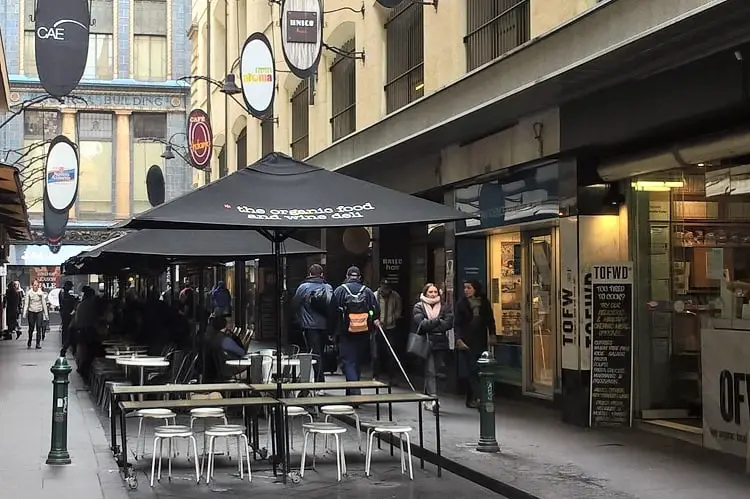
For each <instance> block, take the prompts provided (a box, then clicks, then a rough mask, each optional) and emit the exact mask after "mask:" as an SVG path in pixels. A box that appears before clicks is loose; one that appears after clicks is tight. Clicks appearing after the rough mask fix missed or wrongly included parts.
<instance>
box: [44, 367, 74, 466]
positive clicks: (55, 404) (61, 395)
mask: <svg viewBox="0 0 750 499" xmlns="http://www.w3.org/2000/svg"><path fill="white" fill-rule="evenodd" d="M72 370H73V369H72V368H71V367H70V364H68V361H67V360H66V359H65V357H60V358H58V359H57V360H56V361H55V363H54V365H53V366H52V368H51V369H50V372H51V373H52V375H53V378H52V444H51V446H50V451H49V454H48V455H47V464H52V465H61V464H70V462H71V461H70V454H69V453H68V385H69V384H70V379H69V376H70V372H71V371H72Z"/></svg>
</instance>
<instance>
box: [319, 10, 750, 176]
mask: <svg viewBox="0 0 750 499" xmlns="http://www.w3.org/2000/svg"><path fill="white" fill-rule="evenodd" d="M657 4H658V7H657ZM748 18H750V2H748V1H747V0H659V2H653V0H617V1H614V0H613V1H608V2H602V3H601V4H600V5H598V6H596V7H595V8H593V9H591V10H590V11H588V12H586V13H584V14H582V15H581V16H579V17H578V18H576V19H574V20H572V21H570V22H569V23H567V24H565V25H563V26H561V27H560V28H558V29H557V30H554V31H552V32H550V33H548V34H546V35H543V36H541V37H539V38H536V39H534V40H531V41H530V42H529V43H527V44H526V45H524V46H522V47H519V48H518V49H517V50H515V51H513V52H511V53H509V54H508V55H506V56H505V57H503V58H501V59H498V60H496V61H494V62H492V63H489V64H488V65H486V66H483V67H481V68H479V69H477V70H475V71H474V72H472V73H469V74H467V75H466V76H465V77H464V78H462V79H461V80H459V81H457V82H456V83H454V84H452V85H449V86H447V87H445V88H443V89H441V90H439V91H437V92H435V93H434V94H431V95H429V96H427V97H424V98H423V99H420V100H419V101H416V102H414V103H413V104H411V105H409V106H407V107H405V108H403V109H401V110H399V111H397V112H394V113H393V114H391V115H389V116H388V117H386V118H385V119H383V120H381V121H380V122H378V123H376V124H374V125H372V126H370V127H368V128H365V129H362V130H359V131H357V132H355V133H354V134H352V135H350V136H348V137H346V138H345V139H343V140H340V141H338V142H336V143H334V144H333V145H332V146H330V147H328V148H327V149H325V150H323V151H321V152H319V153H318V154H315V155H313V156H311V157H310V158H308V161H309V162H310V163H312V164H315V165H318V166H321V167H325V168H328V169H332V170H336V169H340V168H347V167H355V169H359V168H363V169H364V168H370V167H375V166H378V165H384V164H388V163H395V164H399V163H403V161H404V160H405V159H407V160H408V159H411V158H414V157H418V156H422V155H424V154H425V153H426V152H438V151H439V150H440V149H441V148H444V147H446V146H448V145H450V144H454V143H459V144H461V143H467V142H471V141H473V140H477V139H479V138H481V137H485V136H487V135H489V134H492V133H495V132H497V131H499V130H501V129H503V128H506V127H508V126H511V125H513V124H514V123H515V122H516V121H517V120H518V119H519V118H520V117H522V116H525V115H528V114H530V113H534V112H537V111H541V110H543V109H547V108H550V107H556V106H559V105H560V104H563V103H565V102H568V101H570V100H572V99H576V98H580V97H583V96H585V95H587V94H589V93H591V92H594V91H596V90H600V89H602V88H607V87H610V86H612V85H615V84H617V83H621V82H623V81H627V80H629V79H638V78H645V77H647V76H649V75H652V74H655V73H658V72H661V71H666V70H668V69H671V68H673V67H676V66H678V65H681V64H685V63H688V62H690V61H693V60H697V59H699V58H702V57H705V56H708V55H710V54H713V53H716V52H719V51H721V50H725V49H728V48H731V47H734V46H737V45H740V44H742V43H745V42H747V41H748V40H750V23H748V22H747V19H748Z"/></svg>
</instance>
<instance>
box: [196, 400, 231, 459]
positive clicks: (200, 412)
mask: <svg viewBox="0 0 750 499" xmlns="http://www.w3.org/2000/svg"><path fill="white" fill-rule="evenodd" d="M198 419H202V420H203V457H204V458H205V457H206V451H207V450H208V439H207V437H206V430H207V429H208V423H207V421H208V420H209V419H220V420H221V421H222V422H223V423H224V424H229V421H227V416H226V414H225V413H224V409H222V408H221V407H196V408H195V409H191V410H190V429H191V430H193V429H194V428H193V425H194V424H195V421H196V420H198ZM227 455H229V444H227ZM187 458H188V460H190V449H189V448H188V454H187ZM195 458H196V459H198V456H197V455H196V456H195Z"/></svg>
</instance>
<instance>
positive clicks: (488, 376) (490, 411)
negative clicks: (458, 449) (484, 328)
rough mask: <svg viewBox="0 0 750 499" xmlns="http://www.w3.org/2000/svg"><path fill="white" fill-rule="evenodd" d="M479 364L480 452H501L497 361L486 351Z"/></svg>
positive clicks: (478, 445)
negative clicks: (497, 421) (497, 432)
mask: <svg viewBox="0 0 750 499" xmlns="http://www.w3.org/2000/svg"><path fill="white" fill-rule="evenodd" d="M477 364H478V365H479V387H480V393H479V443H478V444H477V451H479V452H499V451H500V448H499V447H498V445H497V438H496V437H495V403H494V395H495V389H494V384H495V366H496V365H497V361H496V360H495V359H493V358H491V357H490V354H489V352H484V353H483V354H482V356H481V357H480V358H479V360H478V361H477Z"/></svg>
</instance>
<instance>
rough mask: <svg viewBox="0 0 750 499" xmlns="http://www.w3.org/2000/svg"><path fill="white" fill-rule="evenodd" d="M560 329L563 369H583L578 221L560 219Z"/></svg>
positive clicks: (568, 218) (569, 218)
mask: <svg viewBox="0 0 750 499" xmlns="http://www.w3.org/2000/svg"><path fill="white" fill-rule="evenodd" d="M558 240H559V241H560V327H561V329H562V336H561V338H562V368H563V369H568V370H571V371H577V370H578V369H579V355H578V353H579V346H578V341H579V335H578V325H579V324H578V296H579V293H578V291H579V290H578V221H577V220H576V219H575V218H571V217H567V218H561V219H560V237H559V238H558Z"/></svg>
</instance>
